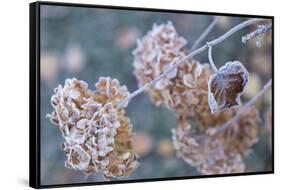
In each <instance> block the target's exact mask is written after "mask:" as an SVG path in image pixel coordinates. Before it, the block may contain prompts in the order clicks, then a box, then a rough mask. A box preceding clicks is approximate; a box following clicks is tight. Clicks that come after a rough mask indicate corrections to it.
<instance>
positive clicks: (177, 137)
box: [172, 107, 259, 175]
mask: <svg viewBox="0 0 281 190" xmlns="http://www.w3.org/2000/svg"><path fill="white" fill-rule="evenodd" d="M235 114H236V111H235V110H233V109H229V110H225V111H221V112H217V113H215V114H210V115H209V116H210V117H212V118H206V117H205V118H204V119H208V121H212V122H211V124H212V126H211V125H205V126H204V125H202V123H206V122H201V123H200V122H198V121H197V123H196V124H197V125H196V126H194V127H191V125H190V123H189V122H188V121H187V120H186V118H184V117H179V118H178V124H179V126H178V127H177V128H176V129H173V131H172V132H173V143H174V147H175V149H176V151H177V154H178V155H179V156H180V157H181V158H182V159H184V160H185V161H186V162H187V163H188V164H190V165H191V166H194V167H196V168H197V170H198V171H199V172H201V173H202V174H207V175H208V174H226V173H240V172H244V171H245V164H244V162H243V156H246V155H248V154H249V153H250V152H251V148H252V146H253V145H254V144H255V143H257V141H258V138H257V122H258V121H259V117H258V113H257V110H256V108H254V107H248V108H247V109H246V110H245V111H244V112H243V115H242V116H241V118H240V119H239V121H238V123H237V124H235V125H234V126H233V127H232V128H228V129H225V130H224V131H221V132H220V133H218V134H217V135H214V136H209V135H208V130H209V129H210V128H211V129H215V128H217V127H219V126H221V125H222V124H223V123H224V122H226V121H227V120H229V119H231V118H232V117H233V116H235Z"/></svg>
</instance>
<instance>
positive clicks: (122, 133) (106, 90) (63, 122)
mask: <svg viewBox="0 0 281 190" xmlns="http://www.w3.org/2000/svg"><path fill="white" fill-rule="evenodd" d="M95 86H96V90H95V91H92V90H90V89H88V84H87V83H86V82H84V81H81V80H77V79H75V78H73V79H67V80H66V81H65V85H64V86H61V85H59V86H58V87H57V88H56V89H55V94H54V95H53V96H52V98H51V104H52V107H53V109H54V111H53V112H52V114H51V118H50V119H51V121H52V123H54V124H56V125H58V126H59V129H60V131H61V133H62V136H63V137H64V139H65V142H64V143H63V144H62V148H63V150H64V152H65V154H66V156H67V161H66V162H65V165H66V166H67V167H69V168H72V169H75V170H80V171H83V172H84V173H85V174H86V175H90V174H92V173H101V174H103V176H104V177H105V178H113V177H125V176H128V175H130V173H131V172H132V171H133V170H134V169H136V167H137V166H138V162H137V160H136V154H135V153H134V151H133V149H132V125H131V124H130V120H129V119H128V118H127V117H126V116H125V109H124V108H121V109H118V110H117V109H116V107H117V104H118V103H120V102H121V101H122V100H124V99H125V98H126V97H127V96H128V95H129V92H128V91H127V88H126V87H125V86H120V85H119V82H118V80H116V79H111V78H109V77H107V78H105V77H100V79H99V81H98V82H97V83H96V85H95Z"/></svg>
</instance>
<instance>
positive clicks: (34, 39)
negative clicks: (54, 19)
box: [29, 2, 40, 188]
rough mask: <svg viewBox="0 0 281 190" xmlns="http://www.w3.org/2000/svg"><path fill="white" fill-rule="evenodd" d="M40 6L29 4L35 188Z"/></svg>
mask: <svg viewBox="0 0 281 190" xmlns="http://www.w3.org/2000/svg"><path fill="white" fill-rule="evenodd" d="M39 6H40V5H39V3H38V2H34V3H30V4H29V56H30V57H29V62H30V63H29V186H30V187H33V188H40V142H39V141H40V117H38V114H39V110H38V105H39V104H38V103H39V102H38V100H39V98H38V97H40V96H38V92H40V90H39V88H38V86H39V85H38V82H39V80H40V78H39V72H38V71H39V67H38V66H39V63H40V62H39V61H40V60H39V59H40V57H39V56H38V55H39V54H38V51H39V46H38V43H39V40H38V34H39V24H38V23H39V22H38V21H39V19H40V15H39ZM38 145H39V146H38Z"/></svg>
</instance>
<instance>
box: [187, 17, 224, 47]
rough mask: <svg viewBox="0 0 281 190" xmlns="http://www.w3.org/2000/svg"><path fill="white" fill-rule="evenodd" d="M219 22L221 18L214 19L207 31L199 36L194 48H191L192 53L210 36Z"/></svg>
mask: <svg viewBox="0 0 281 190" xmlns="http://www.w3.org/2000/svg"><path fill="white" fill-rule="evenodd" d="M218 21H219V17H214V20H213V21H212V22H211V24H210V25H209V26H208V27H207V28H206V29H205V31H204V32H203V33H202V34H201V35H200V36H199V38H198V39H197V40H196V41H195V42H194V44H193V46H192V47H191V49H190V51H194V50H195V49H196V48H198V46H199V45H200V43H201V42H202V41H203V40H204V39H205V38H206V37H207V36H208V34H209V33H210V32H211V31H212V30H213V28H214V27H215V26H216V24H217V22H218Z"/></svg>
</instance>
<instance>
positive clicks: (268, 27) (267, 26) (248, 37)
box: [241, 23, 272, 44]
mask: <svg viewBox="0 0 281 190" xmlns="http://www.w3.org/2000/svg"><path fill="white" fill-rule="evenodd" d="M271 28H272V24H271V23H270V24H264V25H260V26H259V27H258V29H256V30H255V31H253V32H251V33H250V34H247V35H246V36H243V37H242V40H241V41H242V43H244V44H245V43H247V42H248V41H249V40H251V39H253V38H255V37H257V36H258V35H261V34H265V33H266V32H267V31H269V30H271Z"/></svg>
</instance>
